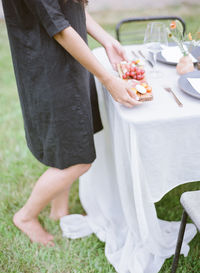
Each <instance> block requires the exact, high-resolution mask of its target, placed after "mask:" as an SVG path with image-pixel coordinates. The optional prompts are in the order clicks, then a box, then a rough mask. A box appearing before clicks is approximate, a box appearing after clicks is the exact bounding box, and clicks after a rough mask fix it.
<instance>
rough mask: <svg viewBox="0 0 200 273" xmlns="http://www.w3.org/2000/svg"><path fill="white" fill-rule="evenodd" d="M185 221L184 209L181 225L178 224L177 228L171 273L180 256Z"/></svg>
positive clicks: (173, 272)
mask: <svg viewBox="0 0 200 273" xmlns="http://www.w3.org/2000/svg"><path fill="white" fill-rule="evenodd" d="M186 222H187V213H186V211H185V210H184V211H183V215H182V219H181V225H180V229H179V234H178V240H177V244H176V251H175V255H174V260H173V264H172V270H171V273H175V272H176V270H177V267H178V260H179V256H180V252H181V246H182V242H183V237H184V233H185V226H186Z"/></svg>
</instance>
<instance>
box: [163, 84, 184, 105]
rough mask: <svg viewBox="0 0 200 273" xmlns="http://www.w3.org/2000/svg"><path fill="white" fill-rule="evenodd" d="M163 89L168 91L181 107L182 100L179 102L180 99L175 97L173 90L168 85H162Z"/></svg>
mask: <svg viewBox="0 0 200 273" xmlns="http://www.w3.org/2000/svg"><path fill="white" fill-rule="evenodd" d="M164 89H165V90H166V91H167V92H169V93H171V94H172V95H173V97H174V99H175V101H176V103H177V104H178V106H180V107H183V104H182V102H180V100H179V99H178V98H177V96H176V95H175V94H174V92H173V90H172V89H171V88H170V87H164Z"/></svg>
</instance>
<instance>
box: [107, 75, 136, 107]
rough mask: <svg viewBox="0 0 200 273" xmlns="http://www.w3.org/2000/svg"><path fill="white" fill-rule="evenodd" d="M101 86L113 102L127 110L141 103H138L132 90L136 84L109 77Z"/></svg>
mask: <svg viewBox="0 0 200 273" xmlns="http://www.w3.org/2000/svg"><path fill="white" fill-rule="evenodd" d="M103 84H104V86H105V87H106V89H107V90H108V91H109V92H110V94H111V95H112V97H113V98H114V100H115V101H117V102H119V103H121V104H123V105H125V106H127V107H129V108H131V107H133V106H135V105H139V104H141V102H139V101H138V97H137V95H136V94H135V93H134V92H133V90H132V88H133V87H134V86H135V85H136V84H137V83H131V84H130V83H128V82H126V81H123V80H121V79H120V78H117V77H114V76H111V77H110V78H109V79H108V80H107V81H106V82H104V83H103Z"/></svg>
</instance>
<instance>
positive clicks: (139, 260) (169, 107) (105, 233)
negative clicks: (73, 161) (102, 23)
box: [60, 46, 200, 273]
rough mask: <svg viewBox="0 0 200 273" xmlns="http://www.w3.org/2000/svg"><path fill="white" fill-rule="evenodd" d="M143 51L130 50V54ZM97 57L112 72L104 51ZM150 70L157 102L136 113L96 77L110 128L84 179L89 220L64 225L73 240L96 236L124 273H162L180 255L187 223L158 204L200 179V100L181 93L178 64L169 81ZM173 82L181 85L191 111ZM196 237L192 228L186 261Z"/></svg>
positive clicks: (166, 69) (166, 73)
mask: <svg viewBox="0 0 200 273" xmlns="http://www.w3.org/2000/svg"><path fill="white" fill-rule="evenodd" d="M136 47H137V48H138V46H127V47H126V50H127V52H128V54H130V51H131V49H135V48H136ZM140 47H142V46H140ZM93 52H94V55H95V56H96V57H97V58H98V60H99V61H100V62H101V63H102V64H103V65H104V66H105V67H106V68H107V69H108V70H110V71H112V68H111V66H110V63H109V61H108V59H107V57H106V54H105V51H104V49H103V48H98V49H95V50H94V51H93ZM150 69H151V68H150V67H149V66H148V64H146V70H147V77H148V81H149V82H150V84H151V85H152V87H153V93H154V101H152V102H146V103H143V105H140V106H137V107H135V108H132V109H129V108H126V107H124V106H122V105H120V104H119V103H117V102H115V101H114V100H113V99H112V97H111V95H110V94H109V93H108V92H107V90H105V88H104V87H103V86H102V84H101V83H100V82H99V81H98V80H97V79H96V86H97V91H98V97H99V105H100V112H101V117H102V121H103V125H104V130H103V131H101V132H99V133H98V134H96V135H95V145H96V152H97V159H96V160H95V162H94V163H93V165H92V168H91V169H90V170H89V172H88V173H86V174H85V175H84V176H83V177H82V178H81V179H80V199H81V203H82V205H83V207H84V209H85V211H86V212H87V216H81V215H69V216H65V217H63V218H62V219H61V223H60V224H61V228H62V230H63V235H64V236H67V237H69V238H80V237H84V236H87V235H89V234H91V233H95V234H96V236H97V237H98V238H99V239H100V240H101V241H104V242H105V255H106V257H107V259H108V261H109V262H110V263H111V264H112V265H113V266H114V268H115V269H116V271H117V272H119V273H157V272H159V270H160V268H161V267H162V265H163V263H164V261H165V259H166V258H169V257H170V256H172V255H173V254H174V252H175V245H176V239H177V235H178V229H179V224H180V223H179V222H168V221H163V220H160V219H158V218H157V215H156V209H155V205H154V203H155V202H157V201H159V200H160V199H161V198H162V197H163V196H164V195H165V194H166V193H167V192H169V191H170V190H171V189H172V188H174V187H176V186H178V185H180V184H183V183H186V182H190V181H199V180H200V101H199V100H197V99H195V98H192V97H189V96H188V95H186V94H184V93H183V92H182V91H181V90H179V89H178V87H177V79H178V75H177V74H176V71H175V67H172V66H167V65H164V64H159V69H160V71H161V72H162V73H163V77H162V79H151V78H150V77H149V76H148V75H149V70H150ZM165 85H166V86H168V85H170V86H172V87H173V89H174V90H175V92H176V94H177V95H178V97H179V99H180V100H181V101H182V103H183V105H184V107H183V108H180V107H178V106H177V104H176V103H175V101H174V99H173V98H172V96H171V94H169V93H167V92H166V91H164V89H163V86H165ZM166 209H167V208H166ZM195 234H196V229H195V227H194V226H193V225H192V224H188V225H187V228H186V234H185V238H184V243H183V247H182V253H183V254H184V255H185V256H186V255H187V254H188V251H189V246H188V243H189V242H190V241H191V239H192V238H193V237H194V236H195Z"/></svg>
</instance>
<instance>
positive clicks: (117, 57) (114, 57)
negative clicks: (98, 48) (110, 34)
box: [104, 38, 127, 70]
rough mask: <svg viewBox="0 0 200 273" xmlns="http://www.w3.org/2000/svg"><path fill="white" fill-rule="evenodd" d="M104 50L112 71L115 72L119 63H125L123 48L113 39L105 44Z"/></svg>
mask: <svg viewBox="0 0 200 273" xmlns="http://www.w3.org/2000/svg"><path fill="white" fill-rule="evenodd" d="M104 48H105V50H106V53H107V56H108V59H109V61H110V63H111V65H112V67H113V69H114V70H117V64H119V63H120V62H121V61H127V56H126V52H125V50H124V48H123V47H122V45H121V44H120V43H119V42H118V41H117V40H115V39H114V38H111V39H110V41H108V42H107V43H106V44H105V46H104Z"/></svg>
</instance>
